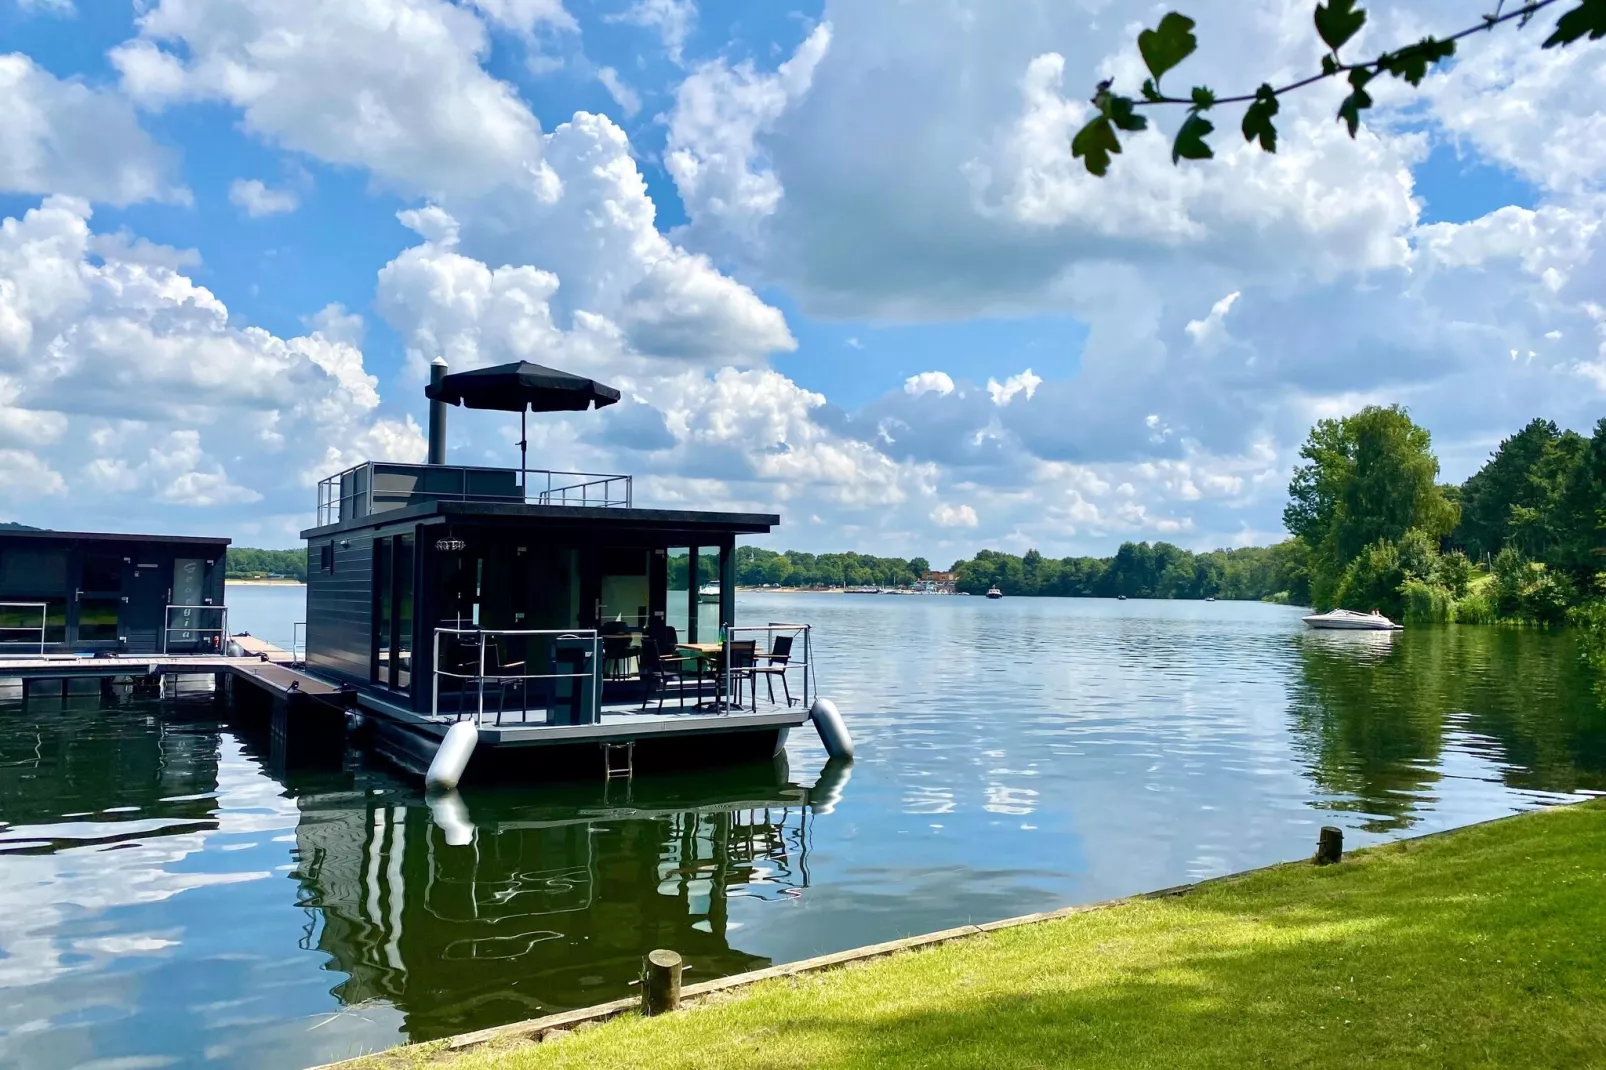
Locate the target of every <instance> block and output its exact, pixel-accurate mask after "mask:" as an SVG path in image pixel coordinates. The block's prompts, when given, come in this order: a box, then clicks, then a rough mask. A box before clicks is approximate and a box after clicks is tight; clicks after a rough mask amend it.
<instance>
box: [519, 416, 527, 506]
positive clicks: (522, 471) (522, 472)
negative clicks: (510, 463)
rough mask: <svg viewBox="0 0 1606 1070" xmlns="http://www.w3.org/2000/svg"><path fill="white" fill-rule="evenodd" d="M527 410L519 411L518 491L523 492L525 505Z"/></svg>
mask: <svg viewBox="0 0 1606 1070" xmlns="http://www.w3.org/2000/svg"><path fill="white" fill-rule="evenodd" d="M528 413H529V410H528V409H520V410H519V489H520V490H522V491H523V492H524V502H525V504H526V505H528V504H529V501H530V476H529V472H528V467H529V466H528V465H527V464H526V454H527V453H528V451H529V442H528V441H527V440H528V438H529V435H528V433H527V432H526V431H525V420H526V419H527V418H528Z"/></svg>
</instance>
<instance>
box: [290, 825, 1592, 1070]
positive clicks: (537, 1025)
mask: <svg viewBox="0 0 1606 1070" xmlns="http://www.w3.org/2000/svg"><path fill="white" fill-rule="evenodd" d="M1567 813H1570V814H1572V816H1574V817H1578V818H1580V819H1581V820H1585V821H1590V820H1600V819H1602V818H1606V796H1594V797H1588V798H1584V799H1581V800H1578V801H1576V802H1570V803H1562V804H1558V805H1555V806H1547V807H1542V808H1540V809H1537V810H1532V811H1525V812H1522V813H1517V814H1508V815H1506V816H1503V817H1498V818H1492V819H1490V820H1486V821H1480V822H1476V823H1473V824H1470V825H1462V826H1459V827H1457V828H1453V829H1442V830H1439V831H1436V832H1430V833H1425V834H1423V835H1421V836H1415V837H1409V838H1405V839H1400V840H1394V841H1391V842H1388V843H1383V844H1377V845H1373V846H1370V847H1365V848H1361V849H1358V850H1356V851H1353V852H1346V853H1345V854H1344V856H1343V860H1342V861H1341V862H1339V863H1337V864H1335V865H1322V866H1318V865H1316V864H1314V862H1313V859H1310V858H1306V859H1296V860H1290V861H1283V862H1275V863H1272V864H1270V865H1267V866H1260V867H1256V868H1253V869H1248V870H1241V871H1238V872H1235V873H1230V874H1224V875H1221V876H1217V877H1210V878H1206V879H1204V880H1201V881H1196V882H1192V883H1189V884H1181V885H1175V886H1172V887H1170V888H1162V889H1158V890H1155V891H1149V892H1140V893H1137V894H1135V895H1129V896H1123V897H1120V898H1116V899H1108V900H1102V901H1099V902H1095V903H1087V904H1080V905H1074V906H1067V907H1062V908H1060V909H1057V910H1051V911H1043V912H1038V913H1033V914H1025V915H1020V916H1017V917H1011V918H1004V919H1001V920H998V921H991V922H984V923H980V924H967V925H961V926H957V927H954V928H950V929H944V930H940V931H937V932H931V933H924V934H920V935H915V936H909V937H904V938H902V939H897V940H890V941H885V942H882V943H877V944H871V945H867V946H864V947H859V948H853V949H850V950H846V951H839V952H834V953H830V954H826V955H819V956H815V957H812V958H807V959H802V960H799V961H795V962H791V963H783V964H778V965H773V966H768V967H764V968H761V969H758V970H752V971H748V972H746V973H739V974H732V975H730V976H727V977H720V978H715V979H712V980H709V981H701V982H697V983H695V984H688V985H685V986H683V987H682V988H681V990H680V996H681V999H682V1000H683V1001H684V1002H683V1003H682V1006H681V1011H690V1012H691V1014H685V1013H680V1012H675V1013H671V1014H667V1015H664V1016H661V1017H658V1018H653V1019H644V1018H640V1017H639V1016H638V1015H637V1012H638V1011H639V1010H640V1005H641V1000H640V998H639V997H637V996H630V997H626V998H623V999H617V1000H612V1001H610V1002H607V1003H601V1004H597V1005H595V1006H592V1007H584V1008H579V1009H575V1010H570V1011H563V1012H559V1013H555V1014H550V1015H545V1016H543V1017H540V1018H533V1019H528V1020H525V1021H520V1022H512V1023H508V1024H506V1025H500V1026H492V1027H490V1028H486V1029H479V1030H474V1031H472V1032H467V1033H461V1034H457V1035H455V1036H450V1037H445V1038H441V1039H438V1040H432V1041H423V1042H418V1043H411V1044H402V1045H398V1046H396V1047H392V1048H388V1049H384V1050H382V1051H377V1052H371V1053H368V1054H365V1055H360V1056H354V1057H351V1058H348V1059H344V1060H340V1061H338V1062H333V1063H326V1064H323V1065H321V1066H319V1067H315V1068H313V1070H390V1068H392V1067H396V1068H400V1067H420V1066H436V1067H442V1068H450V1067H453V1066H456V1065H457V1064H459V1063H460V1062H462V1061H463V1060H467V1059H473V1061H474V1065H475V1066H482V1065H484V1063H483V1062H482V1061H481V1059H480V1058H479V1053H480V1052H482V1051H484V1052H489V1053H491V1057H494V1058H497V1059H498V1060H499V1061H500V1060H502V1059H506V1060H510V1061H511V1060H517V1062H516V1065H521V1066H522V1065H525V1063H526V1061H527V1060H542V1059H544V1054H553V1055H557V1054H558V1053H559V1052H560V1051H563V1050H565V1049H567V1048H568V1047H569V1045H568V1044H567V1043H566V1044H564V1046H563V1048H562V1049H558V1048H553V1049H549V1050H548V1051H547V1052H545V1053H543V1050H542V1049H543V1047H544V1046H545V1045H546V1044H550V1043H552V1042H554V1041H558V1040H560V1039H565V1038H569V1037H570V1036H571V1034H574V1033H575V1032H576V1031H581V1032H583V1033H585V1034H587V1035H589V1034H590V1033H591V1031H592V1030H595V1029H597V1028H599V1027H601V1026H602V1025H603V1023H606V1022H609V1021H610V1020H619V1019H628V1020H621V1021H616V1022H615V1025H614V1026H610V1027H609V1029H615V1028H617V1029H619V1030H630V1031H632V1033H636V1034H639V1032H640V1031H643V1030H646V1031H655V1030H664V1031H667V1030H670V1029H681V1030H682V1031H684V1030H685V1029H694V1028H695V1023H696V1015H697V1012H698V1011H699V1010H701V1009H703V1008H707V1007H710V1006H718V1007H720V1008H721V1010H720V1011H719V1012H717V1013H719V1014H720V1015H721V1016H722V1017H723V1018H730V1017H732V1016H733V1009H734V1010H735V1011H739V1009H740V1008H739V1004H740V1003H741V1002H742V1001H744V1000H748V999H751V1000H754V1001H758V1000H761V999H764V998H765V997H766V996H767V997H778V998H780V999H782V1000H786V1001H787V1004H788V1006H792V1005H794V1004H795V1003H796V1002H797V1001H798V1000H799V998H800V993H799V991H798V989H799V988H800V987H801V986H804V985H807V986H809V987H810V988H811V989H813V990H815V991H819V990H821V989H823V988H830V987H832V986H838V987H842V986H849V985H853V984H857V985H858V987H860V988H862V987H864V986H865V981H866V980H868V979H869V975H870V974H872V973H874V972H877V971H879V972H880V973H890V972H892V971H894V970H897V969H900V968H905V967H909V968H912V967H913V965H914V964H915V963H917V962H918V960H919V959H920V958H921V957H922V956H917V955H914V954H911V953H914V952H921V951H924V950H927V949H933V950H932V954H933V955H939V956H940V955H953V956H962V955H967V954H972V953H973V954H975V955H977V956H985V955H987V954H990V953H991V949H990V947H989V941H988V939H987V938H988V937H990V936H992V935H993V934H1004V933H1008V931H1010V930H1020V929H1032V930H1036V931H1035V932H1034V934H1033V945H1034V946H1035V945H1041V944H1042V943H1044V942H1045V941H1046V940H1048V939H1049V938H1052V937H1054V936H1056V935H1064V932H1065V930H1055V931H1050V930H1051V929H1053V928H1054V927H1055V926H1056V923H1064V922H1066V921H1067V920H1068V919H1073V918H1085V917H1086V916H1088V915H1099V916H1100V917H1103V918H1106V919H1108V918H1109V917H1110V916H1112V915H1114V916H1119V915H1120V914H1121V913H1122V912H1123V911H1142V910H1143V909H1144V908H1145V906H1148V907H1151V908H1152V907H1153V905H1155V904H1161V903H1176V902H1179V901H1186V900H1187V899H1188V897H1190V896H1199V895H1201V894H1203V895H1212V894H1222V895H1230V894H1232V893H1233V892H1234V891H1235V890H1236V891H1239V892H1244V891H1258V890H1259V889H1258V888H1257V887H1256V882H1259V883H1264V884H1277V883H1280V884H1281V885H1289V886H1291V887H1290V889H1289V890H1291V891H1295V892H1298V891H1309V890H1312V889H1310V888H1305V887H1294V886H1302V885H1307V884H1309V885H1313V886H1314V888H1315V890H1317V891H1320V889H1321V882H1324V881H1327V880H1333V879H1353V880H1355V881H1357V882H1364V881H1365V880H1366V879H1367V876H1366V875H1367V871H1368V870H1370V869H1382V870H1386V869H1387V868H1388V867H1389V866H1390V865H1391V864H1393V863H1394V862H1395V861H1396V860H1398V859H1399V858H1401V857H1402V856H1407V855H1416V854H1419V853H1421V852H1423V851H1424V850H1426V851H1428V852H1429V853H1438V854H1441V855H1449V856H1450V857H1448V858H1437V859H1433V858H1430V859H1428V860H1426V861H1424V860H1422V859H1421V858H1418V859H1417V860H1416V862H1417V863H1418V864H1424V865H1436V866H1438V867H1439V868H1442V869H1444V870H1447V871H1459V870H1460V869H1462V868H1463V867H1465V866H1466V865H1467V862H1466V860H1465V859H1463V858H1460V857H1457V851H1462V852H1471V851H1472V850H1473V849H1474V848H1475V846H1476V841H1478V840H1480V839H1484V840H1488V839H1491V838H1492V839H1497V840H1498V839H1500V838H1502V837H1504V838H1507V839H1509V838H1510V829H1511V828H1512V827H1513V826H1519V825H1533V826H1534V829H1533V831H1532V832H1531V833H1530V834H1529V835H1528V836H1526V837H1524V838H1521V839H1520V840H1519V842H1518V845H1517V846H1516V848H1515V850H1516V852H1517V854H1518V855H1525V854H1526V853H1528V852H1533V853H1537V850H1536V844H1537V843H1538V841H1539V840H1540V839H1541V838H1542V834H1543V833H1545V832H1547V831H1549V832H1554V831H1555V829H1544V828H1540V827H1538V824H1537V823H1538V822H1542V821H1544V820H1546V819H1547V817H1548V816H1553V815H1557V814H1567ZM1595 838H1596V839H1597V840H1598V838H1599V833H1598V830H1597V831H1596V833H1595ZM1452 841H1459V842H1452ZM1469 841H1470V843H1471V845H1470V846H1469ZM1497 846H1499V845H1498V844H1497ZM1527 861H1531V859H1527ZM1531 875H1532V874H1531V873H1528V872H1527V871H1526V870H1524V872H1522V873H1519V874H1517V875H1516V876H1517V877H1518V878H1521V879H1528V878H1529V877H1531ZM1416 879H1417V880H1418V881H1421V880H1422V875H1420V874H1418V875H1416ZM1424 883H1426V884H1427V885H1429V886H1432V885H1434V884H1435V883H1436V881H1435V879H1434V878H1433V877H1432V875H1431V874H1430V875H1428V878H1427V880H1426V881H1425V882H1424ZM1272 890H1273V891H1274V892H1280V891H1283V889H1282V888H1280V887H1278V888H1273V889H1272ZM1352 894H1353V891H1352ZM1367 895H1368V893H1367V892H1366V891H1365V890H1364V889H1363V890H1362V891H1361V895H1360V897H1359V898H1362V899H1365V897H1366V896H1367ZM1273 899H1274V901H1273V902H1272V903H1269V904H1265V905H1263V906H1261V907H1260V908H1259V909H1258V910H1257V911H1256V913H1257V914H1259V913H1266V912H1271V913H1276V912H1281V911H1297V910H1299V909H1301V907H1304V906H1307V905H1308V904H1306V903H1305V902H1304V900H1303V899H1301V898H1300V897H1297V896H1288V897H1287V899H1288V901H1287V902H1280V901H1276V900H1277V899H1278V897H1276V896H1274V897H1273ZM1366 901H1368V902H1369V901H1370V900H1369V899H1368V900H1366ZM1182 909H1184V910H1186V909H1187V905H1185V904H1184V905H1183V907H1182ZM1139 920H1140V921H1141V919H1139ZM1254 920H1255V921H1256V922H1257V923H1258V922H1260V920H1261V919H1260V918H1259V917H1256V918H1255V919H1254ZM1090 924H1091V922H1090ZM1110 925H1111V927H1114V928H1116V929H1117V930H1120V931H1122V932H1123V934H1125V930H1126V929H1130V928H1131V927H1132V920H1131V919H1125V921H1124V922H1122V921H1111V922H1110ZM1006 939H1007V937H1006ZM939 948H940V950H935V949H939ZM1207 950H1208V949H1207ZM1094 952H1095V955H1099V954H1110V953H1108V952H1106V947H1105V945H1104V944H1099V945H1098V946H1097V947H1096V948H1095V949H1094ZM1214 953H1216V954H1219V953H1220V952H1219V951H1217V952H1214ZM1460 961H1461V962H1463V963H1464V962H1466V961H1467V960H1466V959H1465V958H1462V959H1460ZM1497 961H1498V960H1497ZM861 965H862V966H863V969H862V970H855V969H850V968H852V967H857V966H861ZM933 968H934V969H938V968H939V967H937V966H935V965H934V967H933ZM1351 968H1352V969H1353V967H1351ZM826 974H829V975H828V976H821V975H826ZM855 974H856V975H858V976H857V977H856V978H855V977H854V976H853V975H855ZM783 981H784V982H786V987H785V988H780V987H777V986H776V985H773V984H772V985H768V986H765V987H762V988H760V989H759V990H758V991H755V992H751V993H748V992H743V991H741V990H744V989H748V988H750V987H752V986H764V983H765V982H783ZM965 983H966V984H968V983H969V982H965ZM1351 983H1352V984H1353V978H1351ZM900 991H901V989H900ZM912 998H913V999H915V1000H917V1001H918V1000H919V999H921V998H929V999H934V998H936V997H935V996H932V995H931V994H930V993H917V994H915V995H914V996H913V997H912ZM769 1001H770V1002H774V1001H775V999H774V998H771V999H770V1000H769ZM906 1002H907V1001H906ZM1357 1010H1359V1008H1357ZM709 1013H716V1012H709ZM810 1013H811V1012H810V1011H808V1010H804V1011H803V1012H802V1014H803V1015H804V1016H808V1015H809V1014H810ZM813 1013H817V1012H813ZM1357 1017H1359V1015H1358V1014H1357ZM707 1024H708V1025H709V1026H710V1027H713V1028H716V1029H718V1030H719V1031H720V1032H721V1033H723V1031H724V1030H725V1029H727V1028H728V1025H725V1024H720V1025H718V1026H715V1023H713V1022H708V1023H707ZM1344 1024H1345V1025H1349V1024H1350V1023H1349V1022H1348V1021H1346V1022H1345V1023H1344ZM766 1031H770V1030H768V1029H766ZM663 1042H664V1038H656V1039H655V1040H654V1041H652V1043H658V1044H661V1043H663ZM710 1043H718V1041H717V1040H714V1041H710ZM574 1054H578V1053H574ZM465 1065H466V1064H465ZM629 1065H638V1064H637V1063H635V1062H632V1063H630V1064H629ZM690 1065H701V1064H700V1063H697V1062H696V1061H695V1059H694V1061H693V1062H692V1063H691V1064H690Z"/></svg>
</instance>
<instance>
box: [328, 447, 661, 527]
mask: <svg viewBox="0 0 1606 1070" xmlns="http://www.w3.org/2000/svg"><path fill="white" fill-rule="evenodd" d="M518 473H519V469H516V468H481V467H475V466H472V465H423V464H402V463H393V462H389V461H364V462H363V463H362V464H359V465H355V466H353V467H351V468H348V469H346V470H345V471H343V472H337V473H335V474H334V475H331V476H329V477H327V478H325V479H322V480H319V482H318V526H319V527H324V526H326V525H329V524H336V523H339V522H341V521H343V520H352V519H355V518H357V517H364V516H372V515H373V514H374V513H375V512H376V511H377V512H385V511H388V509H395V508H401V507H403V506H404V505H407V504H411V503H413V502H415V501H416V502H427V501H452V502H491V503H496V502H506V503H509V504H520V505H523V504H531V503H533V504H537V505H572V506H590V507H593V508H624V509H629V508H631V507H632V506H633V504H634V489H635V480H634V478H633V477H631V476H628V475H621V474H616V473H611V472H563V471H557V470H551V469H545V468H528V469H524V470H523V474H522V481H521V482H522V484H523V485H522V486H521V485H519V483H518V482H514V477H515V475H516V474H518ZM380 476H401V477H409V476H413V477H417V483H416V484H413V485H412V486H410V487H407V488H406V489H397V488H391V489H383V490H377V491H376V489H375V486H374V484H375V482H376V481H377V479H378V477H380ZM471 477H474V478H471ZM532 477H534V478H533V480H532ZM476 479H477V481H478V482H479V483H480V485H481V486H482V487H483V486H485V485H487V484H491V485H495V484H502V485H501V486H500V487H499V488H498V489H502V490H507V491H509V493H505V494H503V493H492V492H490V491H487V490H471V489H470V486H471V485H472V484H473V483H474V482H475V481H476ZM443 482H444V483H445V484H446V485H445V486H442V483H443ZM542 482H544V483H545V486H544V487H543V486H541V485H540V484H541V483H542ZM426 483H427V484H429V485H428V486H425V485H424V484H426ZM376 506H378V507H379V508H377V509H376Z"/></svg>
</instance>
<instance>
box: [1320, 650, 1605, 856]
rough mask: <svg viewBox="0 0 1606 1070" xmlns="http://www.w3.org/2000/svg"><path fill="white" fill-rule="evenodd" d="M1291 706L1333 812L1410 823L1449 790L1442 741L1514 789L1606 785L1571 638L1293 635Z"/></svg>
mask: <svg viewBox="0 0 1606 1070" xmlns="http://www.w3.org/2000/svg"><path fill="white" fill-rule="evenodd" d="M1296 642H1297V644H1298V649H1299V657H1300V674H1299V677H1298V679H1297V680H1296V682H1295V684H1294V686H1293V688H1292V689H1291V695H1290V703H1289V713H1290V718H1291V723H1292V727H1293V730H1294V739H1295V746H1296V748H1297V749H1298V751H1299V752H1300V754H1301V755H1303V757H1304V759H1305V762H1306V764H1307V767H1308V769H1309V771H1310V774H1311V776H1312V778H1313V779H1314V780H1315V781H1316V783H1317V784H1318V785H1319V786H1320V787H1321V788H1322V789H1323V790H1324V791H1325V793H1326V797H1324V798H1320V799H1319V800H1316V802H1317V803H1318V804H1319V805H1321V806H1322V807H1324V808H1327V809H1332V810H1336V811H1340V812H1349V813H1356V814H1361V815H1365V819H1364V820H1363V821H1362V823H1361V825H1360V827H1361V828H1363V829H1365V830H1367V831H1371V832H1386V831H1397V830H1401V829H1406V828H1409V827H1411V826H1412V825H1413V824H1415V823H1416V822H1417V821H1418V820H1419V819H1420V817H1421V816H1422V811H1423V807H1424V804H1425V803H1431V802H1432V801H1434V799H1435V796H1436V795H1437V794H1438V793H1440V792H1442V791H1443V790H1444V787H1443V784H1442V781H1443V780H1444V778H1445V777H1446V776H1447V775H1451V774H1450V772H1449V770H1448V769H1447V765H1448V763H1447V762H1446V755H1445V751H1446V748H1451V749H1454V750H1455V751H1458V752H1460V753H1463V754H1469V755H1474V756H1479V757H1483V758H1485V759H1487V760H1488V761H1490V762H1492V763H1494V764H1496V765H1497V767H1498V768H1499V773H1500V778H1501V780H1502V781H1503V782H1504V783H1505V784H1506V785H1508V786H1509V787H1512V788H1516V789H1521V790H1528V791H1547V792H1556V791H1560V792H1576V791H1579V790H1594V791H1599V790H1602V789H1603V788H1606V719H1603V718H1602V716H1601V708H1600V704H1599V703H1598V702H1597V701H1596V699H1595V697H1594V694H1593V691H1592V687H1591V684H1592V679H1591V675H1592V674H1591V673H1590V670H1589V668H1588V666H1587V665H1586V663H1585V661H1584V659H1583V658H1581V657H1579V656H1578V653H1577V651H1576V649H1575V648H1576V644H1577V642H1578V640H1577V638H1576V637H1575V636H1573V635H1571V634H1559V635H1558V634H1550V633H1543V632H1537V631H1534V630H1530V629H1505V628H1454V627H1438V628H1432V627H1419V628H1414V629H1409V630H1407V631H1405V632H1379V633H1343V632H1311V633H1307V634H1304V635H1301V636H1299V637H1298V638H1297V640H1296Z"/></svg>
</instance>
